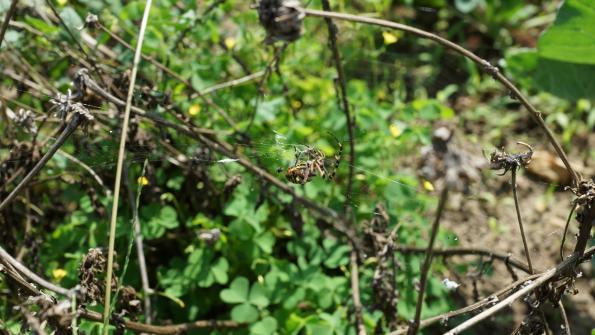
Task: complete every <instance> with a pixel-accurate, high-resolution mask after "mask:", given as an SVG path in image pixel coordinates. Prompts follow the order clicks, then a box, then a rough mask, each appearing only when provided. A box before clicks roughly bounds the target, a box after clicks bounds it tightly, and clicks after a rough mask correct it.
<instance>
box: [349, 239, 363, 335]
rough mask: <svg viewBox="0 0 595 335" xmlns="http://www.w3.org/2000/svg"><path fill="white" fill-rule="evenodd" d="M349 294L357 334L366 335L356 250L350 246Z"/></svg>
mask: <svg viewBox="0 0 595 335" xmlns="http://www.w3.org/2000/svg"><path fill="white" fill-rule="evenodd" d="M350 262H351V296H352V297H353V308H354V309H355V323H356V329H357V334H358V335H366V327H364V319H363V317H362V301H361V299H360V294H359V269H358V266H357V251H355V250H354V249H353V245H352V246H351V257H350Z"/></svg>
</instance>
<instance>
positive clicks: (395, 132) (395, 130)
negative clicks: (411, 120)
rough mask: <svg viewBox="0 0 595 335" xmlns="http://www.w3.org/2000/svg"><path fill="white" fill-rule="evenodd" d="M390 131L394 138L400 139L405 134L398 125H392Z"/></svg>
mask: <svg viewBox="0 0 595 335" xmlns="http://www.w3.org/2000/svg"><path fill="white" fill-rule="evenodd" d="M389 130H390V134H391V135H393V137H399V136H401V134H402V133H403V130H402V129H401V128H399V126H397V125H396V124H391V125H390V127H389Z"/></svg>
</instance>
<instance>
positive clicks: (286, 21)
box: [258, 0, 305, 44]
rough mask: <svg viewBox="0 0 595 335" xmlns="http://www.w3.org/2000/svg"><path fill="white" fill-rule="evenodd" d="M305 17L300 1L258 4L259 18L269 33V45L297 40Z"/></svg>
mask: <svg viewBox="0 0 595 335" xmlns="http://www.w3.org/2000/svg"><path fill="white" fill-rule="evenodd" d="M304 17H305V14H304V12H303V10H302V9H301V4H300V2H299V0H261V1H260V2H259V3H258V18H259V20H260V24H262V26H263V27H264V29H266V31H267V38H266V40H265V42H266V43H267V44H271V43H274V42H277V41H285V42H293V41H295V40H297V39H298V38H299V37H300V35H301V33H302V22H303V20H304Z"/></svg>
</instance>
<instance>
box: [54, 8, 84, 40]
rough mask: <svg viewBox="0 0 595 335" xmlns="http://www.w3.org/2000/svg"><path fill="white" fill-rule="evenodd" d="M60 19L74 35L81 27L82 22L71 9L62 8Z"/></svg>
mask: <svg viewBox="0 0 595 335" xmlns="http://www.w3.org/2000/svg"><path fill="white" fill-rule="evenodd" d="M60 17H61V18H62V20H64V23H65V24H66V26H68V28H70V30H71V31H72V32H73V33H74V34H76V33H77V32H78V31H79V29H80V28H81V27H82V26H83V20H82V19H81V17H80V16H79V15H78V14H77V12H76V11H75V10H74V9H73V8H72V7H64V9H63V10H62V12H61V13H60Z"/></svg>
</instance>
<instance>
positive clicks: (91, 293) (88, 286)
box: [79, 248, 117, 303]
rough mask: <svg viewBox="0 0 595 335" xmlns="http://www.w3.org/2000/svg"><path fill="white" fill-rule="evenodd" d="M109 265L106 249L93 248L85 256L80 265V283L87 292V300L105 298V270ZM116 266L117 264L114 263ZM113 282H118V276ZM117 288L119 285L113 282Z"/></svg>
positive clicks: (93, 300)
mask: <svg viewBox="0 0 595 335" xmlns="http://www.w3.org/2000/svg"><path fill="white" fill-rule="evenodd" d="M106 267H107V258H106V257H105V254H104V250H103V249H101V248H91V249H89V251H88V252H87V254H86V255H85V257H83V261H82V262H81V265H80V266H79V284H80V286H81V288H82V289H83V290H84V291H85V292H86V293H87V295H86V297H85V301H87V302H91V303H95V302H96V301H101V300H102V299H103V294H104V290H105V286H104V284H105V282H104V274H103V273H104V272H105V270H106ZM114 268H117V266H116V265H115V264H114ZM112 282H114V283H115V282H116V277H115V276H113V277H112ZM112 287H113V288H115V287H117V285H115V284H112Z"/></svg>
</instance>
